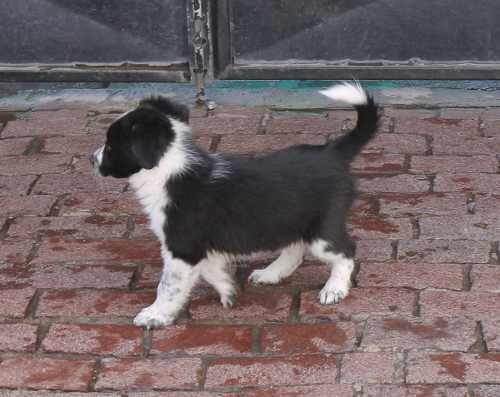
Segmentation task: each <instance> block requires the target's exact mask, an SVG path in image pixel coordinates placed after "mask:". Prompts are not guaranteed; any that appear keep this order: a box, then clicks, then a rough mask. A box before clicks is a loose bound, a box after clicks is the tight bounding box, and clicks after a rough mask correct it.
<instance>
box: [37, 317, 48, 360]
mask: <svg viewBox="0 0 500 397" xmlns="http://www.w3.org/2000/svg"><path fill="white" fill-rule="evenodd" d="M50 326H51V324H50V323H46V322H41V323H40V324H39V325H38V329H37V333H36V342H35V352H37V353H38V352H41V351H42V343H43V340H44V339H45V337H46V336H47V334H48V333H49V330H50Z"/></svg>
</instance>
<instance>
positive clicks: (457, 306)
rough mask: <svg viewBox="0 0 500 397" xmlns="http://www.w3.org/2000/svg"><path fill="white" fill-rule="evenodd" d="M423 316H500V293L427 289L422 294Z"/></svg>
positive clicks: (484, 317)
mask: <svg viewBox="0 0 500 397" xmlns="http://www.w3.org/2000/svg"><path fill="white" fill-rule="evenodd" d="M420 307H421V314H422V316H424V317H426V316H440V317H465V318H468V319H474V320H482V319H497V318H500V294H499V293H490V292H456V291H440V290H427V291H423V292H422V293H421V295H420Z"/></svg>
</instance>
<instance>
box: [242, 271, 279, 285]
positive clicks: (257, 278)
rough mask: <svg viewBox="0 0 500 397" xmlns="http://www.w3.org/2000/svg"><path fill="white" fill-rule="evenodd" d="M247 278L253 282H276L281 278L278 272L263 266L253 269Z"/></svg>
mask: <svg viewBox="0 0 500 397" xmlns="http://www.w3.org/2000/svg"><path fill="white" fill-rule="evenodd" d="M248 280H249V281H250V282H252V283H254V284H278V283H279V282H280V281H281V278H280V275H279V273H277V272H271V271H269V270H268V269H267V268H265V269H257V270H254V271H253V272H252V274H250V276H249V277H248Z"/></svg>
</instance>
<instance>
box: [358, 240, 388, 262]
mask: <svg viewBox="0 0 500 397" xmlns="http://www.w3.org/2000/svg"><path fill="white" fill-rule="evenodd" d="M356 258H357V259H360V260H369V261H375V262H383V261H388V260H391V258H392V246H391V242H390V240H387V239H385V240H359V241H357V242H356Z"/></svg>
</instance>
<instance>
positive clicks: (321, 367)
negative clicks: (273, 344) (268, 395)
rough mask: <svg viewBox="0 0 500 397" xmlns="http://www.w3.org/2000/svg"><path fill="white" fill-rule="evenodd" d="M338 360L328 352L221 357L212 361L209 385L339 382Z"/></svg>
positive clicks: (206, 384)
mask: <svg viewBox="0 0 500 397" xmlns="http://www.w3.org/2000/svg"><path fill="white" fill-rule="evenodd" d="M336 364H337V360H336V358H335V357H333V356H327V355H301V356H290V357H262V358H246V359H237V358H234V359H231V358H226V359H218V360H215V361H212V362H211V363H209V365H208V369H207V379H206V382H205V387H206V388H212V387H232V386H240V387H244V386H267V385H286V384H289V383H290V381H293V383H295V384H296V385H300V384H314V383H335V377H336V375H337V366H336Z"/></svg>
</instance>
